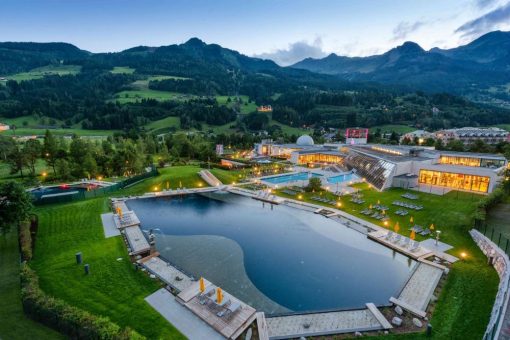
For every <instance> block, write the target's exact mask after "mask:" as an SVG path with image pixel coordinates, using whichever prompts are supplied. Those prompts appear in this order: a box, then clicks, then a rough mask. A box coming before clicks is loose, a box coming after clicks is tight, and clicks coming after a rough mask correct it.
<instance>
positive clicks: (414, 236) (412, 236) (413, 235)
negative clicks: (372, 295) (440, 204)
mask: <svg viewBox="0 0 510 340" xmlns="http://www.w3.org/2000/svg"><path fill="white" fill-rule="evenodd" d="M409 238H410V239H411V240H413V241H414V239H415V238H416V233H415V231H414V230H411V235H410V236H409Z"/></svg>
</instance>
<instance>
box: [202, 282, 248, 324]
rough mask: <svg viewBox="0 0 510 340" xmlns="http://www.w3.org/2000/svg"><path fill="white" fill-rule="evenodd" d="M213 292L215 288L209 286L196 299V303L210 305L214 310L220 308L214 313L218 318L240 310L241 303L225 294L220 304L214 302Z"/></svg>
mask: <svg viewBox="0 0 510 340" xmlns="http://www.w3.org/2000/svg"><path fill="white" fill-rule="evenodd" d="M215 292H216V286H214V285H212V284H211V285H209V286H207V287H205V290H204V291H203V292H202V293H200V294H199V295H198V297H197V299H198V302H199V303H200V304H201V305H212V306H214V307H215V308H216V307H220V308H221V310H220V311H219V312H217V313H216V315H217V316H218V317H220V318H222V317H224V316H227V315H230V314H233V313H235V312H236V311H238V310H239V309H241V303H240V302H239V301H238V300H236V299H233V298H231V297H230V296H229V295H227V294H225V296H224V297H223V300H222V301H221V303H218V302H216V296H215V295H216V294H215Z"/></svg>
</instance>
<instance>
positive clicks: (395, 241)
mask: <svg viewBox="0 0 510 340" xmlns="http://www.w3.org/2000/svg"><path fill="white" fill-rule="evenodd" d="M401 239H402V235H399V234H397V236H395V238H394V239H393V243H394V244H398V243H399V242H400V240H401Z"/></svg>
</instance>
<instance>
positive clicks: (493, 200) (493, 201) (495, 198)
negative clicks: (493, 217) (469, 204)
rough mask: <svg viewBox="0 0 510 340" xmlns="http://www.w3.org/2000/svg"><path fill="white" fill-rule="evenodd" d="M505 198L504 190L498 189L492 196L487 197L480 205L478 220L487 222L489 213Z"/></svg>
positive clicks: (478, 206)
mask: <svg viewBox="0 0 510 340" xmlns="http://www.w3.org/2000/svg"><path fill="white" fill-rule="evenodd" d="M505 196H506V193H505V191H504V190H503V189H502V188H496V189H495V190H494V191H493V192H492V193H491V194H490V195H487V196H486V197H485V198H483V199H482V200H481V201H480V202H479V203H478V205H477V213H476V218H477V219H480V220H485V218H486V215H487V212H488V211H489V210H490V209H491V208H493V207H494V206H496V205H497V204H498V203H501V202H502V201H503V199H504V198H505Z"/></svg>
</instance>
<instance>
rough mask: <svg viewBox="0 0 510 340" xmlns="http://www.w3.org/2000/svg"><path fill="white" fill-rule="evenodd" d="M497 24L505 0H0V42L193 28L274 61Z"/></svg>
mask: <svg viewBox="0 0 510 340" xmlns="http://www.w3.org/2000/svg"><path fill="white" fill-rule="evenodd" d="M498 29H499V30H506V31H508V30H510V0H351V1H346V0H214V1H213V0H169V1H162V0H159V1H156V0H0V41H35V42H50V41H62V42H68V43H72V44H74V45H76V46H78V47H79V48H81V49H85V50H88V51H91V52H116V51H121V50H124V49H127V48H130V47H133V46H138V45H146V46H161V45H171V44H178V43H183V42H185V41H187V40H188V39H190V38H192V37H198V38H200V39H202V40H203V41H205V42H207V43H216V44H220V45H222V46H224V47H227V48H230V49H234V50H237V51H239V52H241V53H243V54H246V55H249V56H257V57H261V58H267V59H272V60H275V61H276V62H277V63H279V64H280V65H290V64H293V63H295V62H297V61H299V60H302V59H304V58H307V57H313V58H321V57H324V56H326V55H328V54H330V53H336V54H338V55H346V56H367V55H373V54H380V53H384V52H385V51H387V50H389V49H391V48H393V47H395V46H398V45H401V44H402V43H403V42H405V41H414V42H417V43H418V44H420V45H421V46H422V47H423V48H425V49H427V50H428V49H430V48H432V47H440V48H452V47H456V46H459V45H463V44H466V43H468V42H470V41H472V40H473V39H475V38H477V37H479V36H481V35H483V34H485V33H487V32H490V31H493V30H498Z"/></svg>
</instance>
